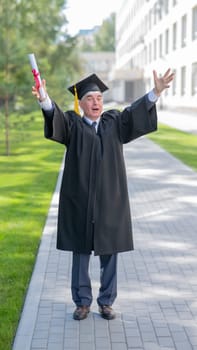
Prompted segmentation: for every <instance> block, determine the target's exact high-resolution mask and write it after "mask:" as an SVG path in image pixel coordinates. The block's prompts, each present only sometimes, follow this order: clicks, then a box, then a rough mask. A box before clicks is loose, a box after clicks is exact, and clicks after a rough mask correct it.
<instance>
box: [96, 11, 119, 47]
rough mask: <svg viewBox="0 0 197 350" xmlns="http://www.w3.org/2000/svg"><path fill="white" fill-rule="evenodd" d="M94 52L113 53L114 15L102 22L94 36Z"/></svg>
mask: <svg viewBox="0 0 197 350" xmlns="http://www.w3.org/2000/svg"><path fill="white" fill-rule="evenodd" d="M94 51H115V14H114V13H113V14H112V15H111V16H110V17H109V18H108V19H106V20H104V21H103V24H102V26H101V28H100V30H99V31H98V32H97V33H96V34H95V47H94Z"/></svg>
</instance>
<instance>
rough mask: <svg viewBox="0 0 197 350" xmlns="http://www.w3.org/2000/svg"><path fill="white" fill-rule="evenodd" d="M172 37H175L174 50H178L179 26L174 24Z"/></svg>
mask: <svg viewBox="0 0 197 350" xmlns="http://www.w3.org/2000/svg"><path fill="white" fill-rule="evenodd" d="M172 35H173V41H172V48H173V50H176V48H177V24H176V23H174V24H173V29H172Z"/></svg>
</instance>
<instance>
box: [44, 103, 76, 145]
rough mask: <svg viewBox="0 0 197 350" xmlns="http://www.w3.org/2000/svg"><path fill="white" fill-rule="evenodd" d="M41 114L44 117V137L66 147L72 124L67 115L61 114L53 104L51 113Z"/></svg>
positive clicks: (65, 113)
mask: <svg viewBox="0 0 197 350" xmlns="http://www.w3.org/2000/svg"><path fill="white" fill-rule="evenodd" d="M42 112H43V116H44V136H45V137H46V138H47V139H50V140H53V141H56V142H59V143H62V144H64V145H66V146H68V144H69V140H70V135H71V129H72V124H73V120H72V118H70V115H69V113H67V112H63V111H62V110H61V109H60V108H59V107H58V105H57V104H56V103H54V102H53V113H51V111H50V112H48V111H44V110H42Z"/></svg>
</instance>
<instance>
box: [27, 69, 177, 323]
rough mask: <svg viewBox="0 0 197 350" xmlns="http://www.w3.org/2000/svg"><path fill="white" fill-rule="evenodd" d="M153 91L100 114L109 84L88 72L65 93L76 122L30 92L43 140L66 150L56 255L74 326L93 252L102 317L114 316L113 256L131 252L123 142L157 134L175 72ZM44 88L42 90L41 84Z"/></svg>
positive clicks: (85, 296) (87, 298)
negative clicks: (159, 109)
mask: <svg viewBox="0 0 197 350" xmlns="http://www.w3.org/2000/svg"><path fill="white" fill-rule="evenodd" d="M153 77H154V84H155V86H154V88H153V90H151V91H150V92H149V93H148V94H146V95H144V96H143V97H141V98H139V99H138V100H136V101H135V102H134V103H133V104H131V105H130V106H128V107H127V108H125V109H124V110H123V111H122V112H120V111H119V110H116V109H114V110H108V111H106V112H103V92H104V91H105V90H107V89H108V88H107V86H106V85H105V84H104V83H103V82H102V81H101V80H100V79H99V78H98V77H97V75H96V74H92V75H90V76H89V77H87V78H85V79H83V80H81V81H79V82H78V83H77V84H75V85H73V86H71V87H69V90H70V92H71V93H72V94H73V95H75V99H76V96H77V95H78V99H79V106H80V108H81V109H82V111H83V117H82V118H81V117H80V116H79V115H78V113H76V111H66V112H63V111H62V110H61V109H60V108H59V107H58V105H57V104H56V103H55V102H54V101H52V100H51V99H50V98H49V96H48V94H47V92H46V97H45V99H44V100H41V96H40V94H39V91H38V90H37V89H36V87H33V88H32V93H33V95H35V96H36V97H37V99H38V101H39V103H40V106H41V108H42V111H43V116H44V121H45V125H44V130H45V137H46V138H47V139H51V140H54V141H57V142H59V143H61V144H63V145H65V146H66V157H65V166H64V172H63V178H62V184H61V191H60V200H59V213H58V230H57V249H61V250H67V251H72V255H73V261H72V281H71V291H72V298H73V301H74V303H75V305H76V309H75V311H74V313H73V318H74V319H75V320H83V319H85V318H86V317H87V316H88V313H89V312H90V306H91V303H92V288H91V281H90V276H89V271H88V269H89V260H90V256H91V253H92V251H94V255H99V258H100V289H99V294H98V298H97V303H98V308H99V312H100V314H101V316H102V317H103V318H105V319H107V320H111V319H114V318H115V312H114V310H113V309H112V304H113V302H114V300H115V298H116V296H117V253H119V252H125V251H128V250H132V249H133V238H132V226H131V217H130V208H129V198H128V190H127V180H126V171H125V164H124V157H123V144H125V143H127V142H130V141H132V140H134V139H136V138H138V137H140V136H142V135H145V134H147V133H149V132H152V131H155V130H156V129H157V113H156V106H155V103H156V101H157V100H158V98H159V96H160V94H161V93H162V92H163V90H165V89H166V88H168V87H169V84H170V82H171V81H172V80H173V77H174V74H173V73H172V72H171V71H170V69H168V70H167V71H166V73H165V74H164V75H163V76H161V77H158V75H157V73H156V71H153ZM43 87H44V90H45V91H46V87H45V81H44V80H43Z"/></svg>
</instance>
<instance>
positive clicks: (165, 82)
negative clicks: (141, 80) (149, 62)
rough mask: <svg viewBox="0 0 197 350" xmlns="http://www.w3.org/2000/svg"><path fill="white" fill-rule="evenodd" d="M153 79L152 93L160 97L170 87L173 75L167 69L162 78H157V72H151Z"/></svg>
mask: <svg viewBox="0 0 197 350" xmlns="http://www.w3.org/2000/svg"><path fill="white" fill-rule="evenodd" d="M153 77H154V83H155V87H154V92H155V94H156V95H157V96H160V95H161V93H162V92H163V91H164V90H165V89H167V88H169V87H170V83H171V81H172V80H173V79H174V73H172V72H171V69H170V68H169V69H168V70H167V71H166V72H165V74H164V75H163V76H161V77H158V75H157V72H156V71H155V70H153Z"/></svg>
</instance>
